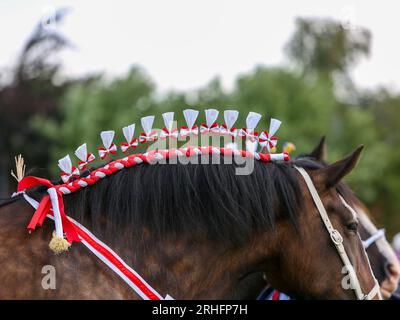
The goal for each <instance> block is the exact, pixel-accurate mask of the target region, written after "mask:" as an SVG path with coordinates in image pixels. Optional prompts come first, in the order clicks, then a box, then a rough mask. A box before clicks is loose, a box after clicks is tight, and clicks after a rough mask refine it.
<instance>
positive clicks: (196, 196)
mask: <svg viewBox="0 0 400 320" xmlns="http://www.w3.org/2000/svg"><path fill="white" fill-rule="evenodd" d="M223 162H224V161H221V163H222V164H207V165H205V164H188V165H184V164H169V165H162V164H157V165H148V164H140V165H136V166H134V167H132V168H127V169H123V170H121V171H119V172H117V173H115V174H113V175H111V176H109V177H106V178H104V179H102V180H100V181H99V182H97V183H96V184H95V185H93V186H91V187H87V188H83V189H81V190H79V191H77V192H75V193H72V194H70V195H65V196H64V202H65V208H66V213H67V214H68V215H70V216H71V217H73V218H74V219H76V220H77V221H79V222H81V223H82V224H83V225H85V226H86V227H87V228H89V230H92V231H93V232H95V234H99V235H100V234H102V235H105V234H104V233H105V232H106V233H107V234H108V235H109V236H110V237H116V235H118V234H121V232H126V231H128V232H130V233H131V234H132V236H134V237H136V236H139V237H141V236H143V232H150V233H151V234H152V236H156V237H159V238H163V237H164V236H166V235H178V236H180V237H185V236H192V235H193V236H196V235H197V234H201V235H203V236H204V235H206V236H207V237H208V238H209V239H216V240H220V241H229V242H232V243H235V244H240V243H241V242H243V241H245V240H246V239H248V238H249V237H250V236H251V235H253V234H254V232H257V231H261V230H264V231H265V230H266V229H267V230H268V229H269V230H273V229H274V226H275V222H276V219H277V218H278V217H283V218H286V219H289V220H290V221H291V222H292V224H293V226H294V227H295V228H297V226H298V215H299V211H300V210H301V208H302V207H303V196H302V192H301V190H300V185H299V183H298V179H299V175H298V173H297V171H296V170H295V169H294V168H293V165H294V164H295V165H297V166H301V167H304V168H306V169H311V170H313V169H318V168H320V167H321V166H320V165H319V164H318V163H316V162H315V161H312V160H310V159H305V158H304V159H297V160H291V161H288V162H283V161H282V162H269V163H263V162H260V161H254V171H253V172H252V173H251V174H250V175H242V176H241V175H235V168H236V167H237V165H236V164H223ZM44 191H45V189H44V188H40V193H41V194H43V192H44ZM35 193H36V198H37V196H38V194H37V192H35ZM33 195H34V196H35V194H34V193H33Z"/></svg>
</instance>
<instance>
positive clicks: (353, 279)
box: [294, 166, 382, 300]
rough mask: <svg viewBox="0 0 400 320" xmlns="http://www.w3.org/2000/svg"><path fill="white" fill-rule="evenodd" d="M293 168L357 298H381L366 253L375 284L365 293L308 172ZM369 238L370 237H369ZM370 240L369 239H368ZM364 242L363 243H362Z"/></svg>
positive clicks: (347, 206)
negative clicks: (328, 236)
mask: <svg viewBox="0 0 400 320" xmlns="http://www.w3.org/2000/svg"><path fill="white" fill-rule="evenodd" d="M294 168H295V169H296V170H297V171H298V172H299V173H300V174H301V176H302V177H303V178H304V181H305V183H306V185H307V188H308V190H309V191H310V194H311V197H312V199H313V201H314V204H315V206H316V207H317V209H318V212H319V214H320V216H321V219H322V221H323V223H324V226H325V228H326V230H327V231H328V233H329V235H330V238H331V240H332V242H333V244H334V245H335V248H336V250H337V252H338V254H339V256H340V258H341V260H342V262H343V264H344V267H345V268H346V270H348V271H349V277H350V283H351V289H353V290H354V293H355V295H356V297H357V299H358V300H371V299H372V298H374V297H375V296H376V295H378V297H379V299H382V297H381V294H380V288H379V283H378V281H377V280H376V278H375V276H374V274H373V272H372V269H371V265H370V264H369V260H368V256H367V255H366V253H365V255H366V258H367V261H368V265H369V269H370V271H371V274H372V276H373V278H374V281H375V285H374V287H373V288H372V289H371V291H370V292H369V293H367V294H365V293H364V292H363V290H362V289H361V285H360V281H359V279H358V277H357V274H356V272H355V270H354V268H353V265H352V264H351V262H350V259H349V257H348V255H347V252H346V249H345V248H344V246H343V237H342V236H341V234H340V232H339V231H338V230H337V229H335V228H334V227H333V225H332V223H331V221H330V219H329V216H328V214H327V212H326V210H325V207H324V205H323V203H322V201H321V198H320V197H319V195H318V192H317V189H316V188H315V186H314V183H313V182H312V180H311V178H310V176H309V175H308V173H307V172H306V170H304V168H299V167H297V166H294ZM340 199H341V201H342V203H343V204H344V205H345V207H346V208H348V209H349V208H351V206H350V205H349V204H348V203H347V202H346V201H345V200H344V199H343V197H342V196H340ZM350 211H351V212H352V213H353V214H354V213H355V211H354V209H352V208H351V210H350ZM378 236H379V235H377V236H375V237H374V238H372V237H371V238H372V240H373V241H376V240H377V239H375V238H379V237H378ZM371 238H370V239H371ZM370 242H371V241H370ZM363 244H364V243H363ZM364 248H365V244H364Z"/></svg>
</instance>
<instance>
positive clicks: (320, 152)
mask: <svg viewBox="0 0 400 320" xmlns="http://www.w3.org/2000/svg"><path fill="white" fill-rule="evenodd" d="M326 150H327V146H326V137H325V136H322V137H321V140H320V141H319V143H318V144H317V146H316V147H315V148H314V150H313V151H311V152H310V154H308V156H309V157H311V158H314V159H315V160H317V161H320V162H326V161H327V160H328V159H327V152H326Z"/></svg>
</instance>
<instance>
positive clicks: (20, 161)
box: [11, 154, 25, 182]
mask: <svg viewBox="0 0 400 320" xmlns="http://www.w3.org/2000/svg"><path fill="white" fill-rule="evenodd" d="M15 168H16V172H17V174H15V173H14V171H12V170H11V176H13V177H14V178H15V179H16V180H17V181H18V182H20V181H21V180H22V179H23V177H24V175H25V163H24V158H22V156H21V155H20V154H19V155H18V157H15Z"/></svg>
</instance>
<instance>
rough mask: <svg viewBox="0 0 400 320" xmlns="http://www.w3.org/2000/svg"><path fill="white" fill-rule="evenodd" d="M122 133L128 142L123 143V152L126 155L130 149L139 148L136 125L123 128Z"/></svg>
mask: <svg viewBox="0 0 400 320" xmlns="http://www.w3.org/2000/svg"><path fill="white" fill-rule="evenodd" d="M122 132H123V134H124V137H125V139H126V142H125V141H124V142H121V151H122V152H123V153H126V152H127V151H128V150H129V149H130V148H132V149H135V148H137V146H138V144H139V143H138V140H137V139H136V138H135V137H134V134H135V124H131V125H129V126H127V127H123V128H122Z"/></svg>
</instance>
